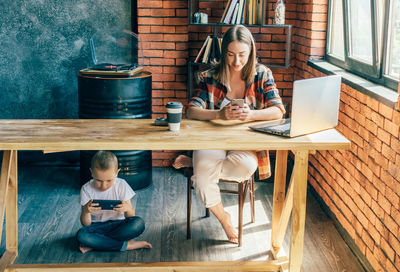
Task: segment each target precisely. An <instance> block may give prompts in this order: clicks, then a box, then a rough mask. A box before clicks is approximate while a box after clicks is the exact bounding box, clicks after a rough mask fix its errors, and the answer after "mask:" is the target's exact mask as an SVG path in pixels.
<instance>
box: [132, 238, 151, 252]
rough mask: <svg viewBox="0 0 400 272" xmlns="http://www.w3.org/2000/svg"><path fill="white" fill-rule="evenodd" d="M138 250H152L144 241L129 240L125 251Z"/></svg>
mask: <svg viewBox="0 0 400 272" xmlns="http://www.w3.org/2000/svg"><path fill="white" fill-rule="evenodd" d="M139 248H153V247H152V246H151V244H150V243H148V242H146V241H135V240H133V239H132V240H129V241H128V245H127V246H126V250H134V249H139Z"/></svg>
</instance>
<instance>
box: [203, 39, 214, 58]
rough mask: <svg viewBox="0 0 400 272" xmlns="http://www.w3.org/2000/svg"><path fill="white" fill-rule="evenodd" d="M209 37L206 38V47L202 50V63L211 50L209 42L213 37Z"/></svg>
mask: <svg viewBox="0 0 400 272" xmlns="http://www.w3.org/2000/svg"><path fill="white" fill-rule="evenodd" d="M208 37H209V38H208V39H207V45H206V49H205V50H204V54H203V59H202V61H201V62H202V63H207V62H208V60H209V57H210V53H211V52H210V51H211V44H212V41H213V39H212V38H211V37H210V36H208Z"/></svg>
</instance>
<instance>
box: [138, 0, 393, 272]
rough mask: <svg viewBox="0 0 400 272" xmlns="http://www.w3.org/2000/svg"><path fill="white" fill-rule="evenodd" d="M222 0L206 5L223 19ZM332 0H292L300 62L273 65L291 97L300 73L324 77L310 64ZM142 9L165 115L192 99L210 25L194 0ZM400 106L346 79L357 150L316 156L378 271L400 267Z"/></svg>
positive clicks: (347, 126) (329, 201) (338, 209)
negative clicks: (192, 78)
mask: <svg viewBox="0 0 400 272" xmlns="http://www.w3.org/2000/svg"><path fill="white" fill-rule="evenodd" d="M221 2H222V3H225V1H220V0H215V1H212V2H210V1H204V2H202V4H201V8H202V9H203V11H205V12H207V13H208V14H209V15H214V16H215V17H219V16H220V13H221V9H223V6H224V4H222V8H221ZM273 2H275V1H272V2H271V1H268V5H267V6H266V12H267V15H268V18H267V21H268V23H272V18H273V12H272V11H273V8H274V4H273ZM327 3H328V0H301V1H298V0H286V1H285V4H286V23H288V24H292V25H293V27H294V36H293V45H292V48H293V50H292V67H291V68H290V69H273V73H274V77H275V80H276V82H277V86H278V88H279V89H280V92H281V95H282V97H283V99H284V101H285V102H287V103H290V99H291V95H292V86H293V80H294V79H298V78H309V77H315V76H323V74H322V73H320V72H318V71H316V70H314V69H312V68H311V67H309V66H308V65H307V60H308V59H309V58H310V57H313V58H321V57H323V56H324V52H325V37H326V26H327V21H326V20H327ZM138 9H139V10H138V16H139V18H138V22H139V36H140V38H141V40H142V43H143V44H142V45H143V52H144V55H145V58H146V59H145V62H146V64H147V65H148V67H147V68H148V69H149V70H150V71H151V72H152V73H153V118H155V117H158V116H164V113H165V110H164V105H165V104H166V102H168V101H170V100H179V101H181V102H183V103H184V104H186V101H187V86H186V80H187V62H188V60H189V59H192V58H193V57H194V56H196V54H197V50H198V48H199V47H200V46H201V44H202V41H203V40H204V39H205V37H206V36H207V35H208V32H209V31H210V29H209V28H208V29H207V28H201V27H196V26H191V27H188V19H187V13H188V7H187V0H180V1H151V0H139V1H138ZM211 12H212V13H211ZM252 31H256V32H257V31H260V30H257V29H253V30H252ZM261 31H265V29H264V30H261ZM264 34H265V35H266V36H265V37H263V39H266V42H265V43H260V44H259V45H258V49H263V50H265V52H266V53H263V54H269V55H270V56H272V55H277V54H278V53H277V52H274V50H275V49H276V48H274V46H275V45H274V42H275V41H276V39H279V35H282V33H279V32H278V33H264ZM276 50H277V51H279V50H280V48H278V49H276ZM272 57H273V56H272ZM399 92H400V90H399ZM398 108H399V107H398ZM398 108H397V109H391V108H389V107H387V106H385V105H384V104H382V103H380V102H378V101H376V100H374V99H372V98H369V97H368V96H366V95H364V94H362V93H360V92H358V91H357V90H354V89H352V88H351V87H349V86H346V85H344V84H342V94H341V102H340V114H339V125H338V130H339V131H340V132H341V133H342V134H343V135H344V136H346V137H347V138H348V139H349V140H351V142H352V144H351V149H350V150H348V151H332V152H331V151H329V152H326V151H324V152H317V154H315V155H314V156H310V168H309V181H310V184H311V185H312V186H313V187H314V188H315V190H316V191H317V193H318V194H319V195H320V196H321V198H322V199H323V200H324V201H325V203H326V205H327V206H328V207H329V208H330V210H331V211H332V212H333V214H334V215H335V216H336V218H337V220H338V221H339V222H340V223H341V225H342V226H343V228H344V229H345V230H346V231H347V232H348V233H349V235H350V237H351V238H352V239H353V240H354V242H355V244H356V245H357V247H358V248H359V249H360V251H361V252H362V253H363V254H364V256H365V257H366V258H367V260H368V261H369V262H370V264H371V265H372V267H373V268H374V269H375V270H376V271H396V270H397V271H400V256H399V254H400V241H399V237H400V225H399V223H398V222H399V221H400V220H399V219H400V170H399V166H400V141H399V136H400V135H399V130H400V129H399V127H400V112H399V109H398ZM174 156H175V152H161V151H159V152H153V165H154V166H167V165H170V163H171V160H172V158H173V157H174ZM396 166H397V167H396Z"/></svg>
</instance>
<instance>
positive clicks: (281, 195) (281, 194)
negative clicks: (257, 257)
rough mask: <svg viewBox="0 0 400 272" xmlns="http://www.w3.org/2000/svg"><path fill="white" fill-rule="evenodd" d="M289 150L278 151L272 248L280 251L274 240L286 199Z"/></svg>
mask: <svg viewBox="0 0 400 272" xmlns="http://www.w3.org/2000/svg"><path fill="white" fill-rule="evenodd" d="M287 155H288V151H287V150H277V151H276V161H275V179H274V195H273V204H272V232H271V237H272V239H271V248H273V249H274V251H276V252H278V251H279V248H274V245H275V244H276V242H275V241H274V239H275V237H276V233H277V231H278V225H279V220H280V218H281V215H282V209H283V204H284V201H285V187H286V171H287Z"/></svg>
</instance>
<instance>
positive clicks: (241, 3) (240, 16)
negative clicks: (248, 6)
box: [236, 0, 245, 24]
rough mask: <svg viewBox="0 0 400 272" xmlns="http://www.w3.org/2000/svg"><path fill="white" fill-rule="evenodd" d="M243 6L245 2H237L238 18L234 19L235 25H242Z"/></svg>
mask: <svg viewBox="0 0 400 272" xmlns="http://www.w3.org/2000/svg"><path fill="white" fill-rule="evenodd" d="M244 4H245V0H240V1H239V11H238V16H237V18H236V24H242V23H243V13H244V8H243V7H244Z"/></svg>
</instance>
